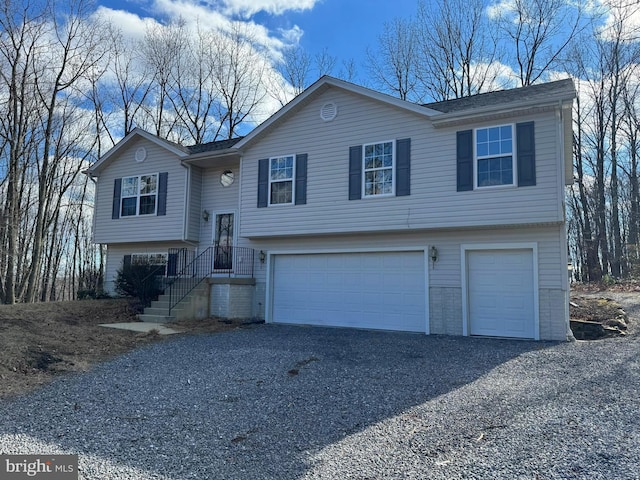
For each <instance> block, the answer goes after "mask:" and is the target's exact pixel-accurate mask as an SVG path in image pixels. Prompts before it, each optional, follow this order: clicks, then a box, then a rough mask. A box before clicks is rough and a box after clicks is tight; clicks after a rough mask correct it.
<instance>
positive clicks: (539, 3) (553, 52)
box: [495, 0, 586, 86]
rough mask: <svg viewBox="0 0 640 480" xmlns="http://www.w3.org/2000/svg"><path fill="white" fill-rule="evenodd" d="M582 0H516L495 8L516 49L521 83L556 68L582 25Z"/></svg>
mask: <svg viewBox="0 0 640 480" xmlns="http://www.w3.org/2000/svg"><path fill="white" fill-rule="evenodd" d="M582 3H584V2H583V1H582V0H578V1H577V2H576V1H572V0H513V1H512V2H508V3H500V4H498V5H497V6H496V7H495V9H496V10H497V8H501V10H500V11H496V12H495V19H496V21H497V24H498V29H499V31H500V32H502V33H503V35H504V37H505V38H504V40H505V41H506V42H507V43H510V44H511V45H512V46H513V48H514V50H515V53H514V61H515V62H514V63H515V64H516V65H517V76H518V81H519V83H520V85H523V86H524V85H531V84H532V83H535V82H536V81H537V80H539V79H540V78H542V76H543V75H544V74H545V73H546V72H548V70H549V69H550V68H553V67H554V66H555V65H556V64H557V63H558V61H559V60H560V59H561V55H562V53H563V52H564V50H565V49H566V48H567V46H568V45H569V43H570V42H571V41H572V39H573V38H575V37H576V35H577V34H578V33H580V31H581V30H582V29H584V28H585V25H586V24H585V23H583V12H582Z"/></svg>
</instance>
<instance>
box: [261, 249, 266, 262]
mask: <svg viewBox="0 0 640 480" xmlns="http://www.w3.org/2000/svg"><path fill="white" fill-rule="evenodd" d="M266 258H267V254H266V253H265V251H264V250H260V263H264V261H265V260H266Z"/></svg>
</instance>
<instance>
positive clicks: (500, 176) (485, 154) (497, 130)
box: [475, 125, 515, 187]
mask: <svg viewBox="0 0 640 480" xmlns="http://www.w3.org/2000/svg"><path fill="white" fill-rule="evenodd" d="M475 153H476V186H477V187H491V186H496V185H513V184H514V182H515V175H514V170H515V168H514V164H513V125H501V126H498V127H489V128H478V129H476V149H475Z"/></svg>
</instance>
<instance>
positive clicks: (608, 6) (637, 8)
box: [598, 0, 640, 41]
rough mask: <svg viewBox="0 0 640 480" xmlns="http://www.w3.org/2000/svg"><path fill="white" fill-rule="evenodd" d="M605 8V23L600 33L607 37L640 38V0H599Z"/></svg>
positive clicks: (606, 38) (634, 39)
mask: <svg viewBox="0 0 640 480" xmlns="http://www.w3.org/2000/svg"><path fill="white" fill-rule="evenodd" d="M599 3H600V6H601V9H602V10H604V23H603V25H602V27H601V28H600V29H599V31H598V33H599V35H600V36H601V37H602V38H603V39H605V40H608V39H613V38H616V37H621V39H622V40H633V41H638V40H639V39H640V2H637V1H628V0H599Z"/></svg>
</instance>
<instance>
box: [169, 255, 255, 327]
mask: <svg viewBox="0 0 640 480" xmlns="http://www.w3.org/2000/svg"><path fill="white" fill-rule="evenodd" d="M254 261H255V251H254V250H253V249H252V248H246V247H232V246H228V247H223V246H216V247H209V248H207V249H206V250H204V251H203V252H202V253H200V255H198V256H197V257H195V258H194V259H193V260H192V261H191V262H189V263H188V264H186V265H184V267H183V268H182V269H181V270H180V271H178V272H176V274H175V275H174V276H173V278H169V279H168V286H167V288H166V289H165V295H168V296H169V312H168V313H169V315H171V310H172V309H174V308H175V307H176V305H178V303H180V302H181V301H182V300H184V298H185V297H186V296H187V295H189V294H190V293H191V292H192V291H193V290H194V289H195V288H196V287H197V286H198V285H200V283H202V282H203V281H204V280H205V279H206V278H207V277H210V276H212V275H214V274H215V275H219V274H222V275H225V274H226V275H228V276H229V277H231V275H234V276H239V277H252V278H253V264H254Z"/></svg>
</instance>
